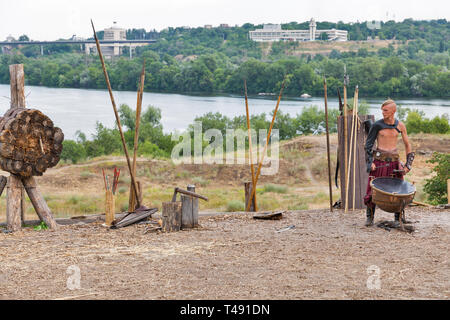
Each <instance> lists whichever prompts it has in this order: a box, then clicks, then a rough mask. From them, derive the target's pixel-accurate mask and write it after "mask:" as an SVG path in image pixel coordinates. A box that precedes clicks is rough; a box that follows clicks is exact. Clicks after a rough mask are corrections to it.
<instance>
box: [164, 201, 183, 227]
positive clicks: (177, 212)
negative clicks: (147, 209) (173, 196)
mask: <svg viewBox="0 0 450 320" xmlns="http://www.w3.org/2000/svg"><path fill="white" fill-rule="evenodd" d="M180 228H181V202H179V201H177V202H163V204H162V231H163V232H171V231H179V230H180Z"/></svg>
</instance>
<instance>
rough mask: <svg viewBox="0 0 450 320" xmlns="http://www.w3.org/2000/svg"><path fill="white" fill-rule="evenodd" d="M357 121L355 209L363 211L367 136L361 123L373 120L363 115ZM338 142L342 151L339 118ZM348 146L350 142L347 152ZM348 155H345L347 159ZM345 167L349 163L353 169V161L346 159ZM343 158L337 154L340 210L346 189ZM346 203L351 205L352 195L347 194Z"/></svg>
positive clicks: (348, 120) (340, 122)
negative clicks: (358, 123)
mask: <svg viewBox="0 0 450 320" xmlns="http://www.w3.org/2000/svg"><path fill="white" fill-rule="evenodd" d="M358 117H359V120H360V121H361V122H360V124H361V125H359V126H357V135H356V137H357V140H356V150H355V151H356V166H355V168H356V170H355V172H356V177H355V184H356V188H355V209H365V207H366V206H365V205H364V195H365V193H366V187H367V181H368V179H369V174H368V173H367V172H366V159H365V150H364V144H365V141H366V138H367V134H366V132H365V130H364V126H363V125H362V122H364V121H365V120H367V119H372V120H374V116H373V115H364V116H358ZM351 121H352V119H351V117H350V116H348V117H347V129H348V131H350V129H351ZM347 134H348V136H350V132H348V133H347ZM338 141H339V150H344V146H345V144H344V117H343V116H340V117H338ZM349 146H350V141H347V148H348V150H349V149H350V148H349ZM348 156H349V155H348V154H347V157H348ZM347 161H348V162H347V166H348V164H349V162H350V165H351V166H352V167H353V159H348V158H347ZM345 162H346V161H345V157H344V152H340V153H339V175H340V177H339V184H340V189H341V201H342V206H341V207H342V208H345V200H346V199H345V188H346V178H345V174H344V173H345ZM355 172H353V170H351V171H350V175H349V178H350V179H349V185H348V188H349V191H350V190H353V174H354V173H355ZM348 203H349V204H353V194H352V192H349V196H348ZM351 206H352V205H351Z"/></svg>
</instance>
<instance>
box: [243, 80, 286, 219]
mask: <svg viewBox="0 0 450 320" xmlns="http://www.w3.org/2000/svg"><path fill="white" fill-rule="evenodd" d="M285 81H286V80H283V83H282V85H281V89H280V94H279V95H278V100H277V105H276V107H275V110H274V112H273V117H272V122H271V123H270V127H269V132H268V133H267V139H266V145H265V146H264V151H263V153H262V155H261V160H259V162H258V170H257V171H256V177H255V183H254V185H253V186H252V193H251V194H250V199H249V201H248V203H247V207H246V208H245V211H249V210H250V206H251V204H252V200H253V197H255V194H256V184H257V183H258V178H259V174H260V172H261V166H262V163H263V161H264V156H265V154H266V150H267V146H268V145H269V139H270V134H271V133H272V127H273V123H274V122H275V117H276V116H277V111H278V106H279V105H280V100H281V96H282V94H283V89H284V83H285Z"/></svg>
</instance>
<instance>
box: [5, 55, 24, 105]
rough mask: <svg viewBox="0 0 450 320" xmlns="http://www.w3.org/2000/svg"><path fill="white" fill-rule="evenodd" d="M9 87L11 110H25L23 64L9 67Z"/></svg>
mask: <svg viewBox="0 0 450 320" xmlns="http://www.w3.org/2000/svg"><path fill="white" fill-rule="evenodd" d="M9 75H10V86H11V109H14V108H25V107H26V106H25V73H24V71H23V64H12V65H10V66H9Z"/></svg>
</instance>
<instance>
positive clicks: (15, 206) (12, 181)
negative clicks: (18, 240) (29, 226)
mask: <svg viewBox="0 0 450 320" xmlns="http://www.w3.org/2000/svg"><path fill="white" fill-rule="evenodd" d="M6 192H7V198H6V224H7V226H8V230H10V231H17V230H20V228H21V227H22V181H21V179H20V177H18V176H16V175H14V174H11V175H10V176H9V179H8V188H7V191H6Z"/></svg>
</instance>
